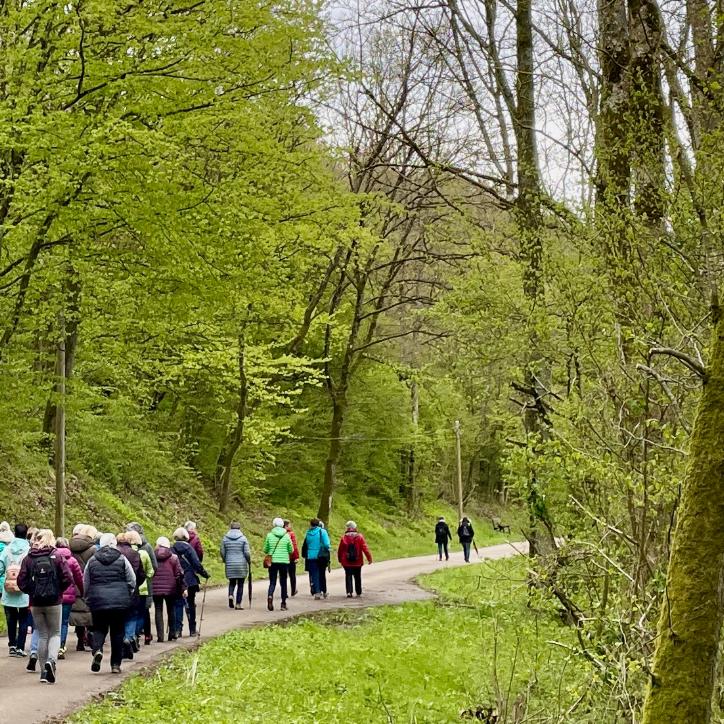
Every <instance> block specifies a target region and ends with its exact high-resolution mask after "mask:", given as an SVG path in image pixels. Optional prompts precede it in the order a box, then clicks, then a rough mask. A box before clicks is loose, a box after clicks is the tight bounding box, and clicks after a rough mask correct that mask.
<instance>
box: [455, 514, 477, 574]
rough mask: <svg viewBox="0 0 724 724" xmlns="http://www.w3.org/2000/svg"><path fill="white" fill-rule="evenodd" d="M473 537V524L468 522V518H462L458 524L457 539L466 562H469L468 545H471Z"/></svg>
mask: <svg viewBox="0 0 724 724" xmlns="http://www.w3.org/2000/svg"><path fill="white" fill-rule="evenodd" d="M474 537H475V531H474V530H473V524H472V523H471V522H470V518H467V517H466V518H463V519H462V520H461V521H460V525H459V526H458V540H459V541H460V544H461V545H462V547H463V555H464V556H465V562H466V563H470V546H471V545H472V542H473V538H474Z"/></svg>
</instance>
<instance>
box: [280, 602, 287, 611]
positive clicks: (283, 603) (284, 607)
mask: <svg viewBox="0 0 724 724" xmlns="http://www.w3.org/2000/svg"><path fill="white" fill-rule="evenodd" d="M280 608H281V610H282V611H286V610H287V602H286V601H282V605H281V606H280Z"/></svg>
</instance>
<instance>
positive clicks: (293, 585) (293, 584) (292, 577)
mask: <svg viewBox="0 0 724 724" xmlns="http://www.w3.org/2000/svg"><path fill="white" fill-rule="evenodd" d="M284 530H285V531H286V532H287V533H289V538H290V539H291V541H292V548H293V549H294V550H293V551H292V555H291V558H290V559H289V588H290V589H291V590H290V592H289V595H290V596H296V595H297V561H298V560H299V546H298V545H297V536H296V535H295V534H294V529H293V528H292V524H291V523H290V522H289V521H288V520H285V521H284Z"/></svg>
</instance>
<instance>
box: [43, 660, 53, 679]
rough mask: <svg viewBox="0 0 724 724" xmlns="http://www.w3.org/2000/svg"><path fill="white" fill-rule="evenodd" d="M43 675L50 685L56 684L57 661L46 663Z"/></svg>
mask: <svg viewBox="0 0 724 724" xmlns="http://www.w3.org/2000/svg"><path fill="white" fill-rule="evenodd" d="M43 673H44V674H45V681H46V682H47V683H48V684H55V661H46V662H45V667H44V669H43Z"/></svg>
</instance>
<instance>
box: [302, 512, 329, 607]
mask: <svg viewBox="0 0 724 724" xmlns="http://www.w3.org/2000/svg"><path fill="white" fill-rule="evenodd" d="M320 523H321V521H320V520H319V518H312V519H311V520H310V521H309V529H308V530H307V532H306V533H305V535H304V542H303V543H302V557H303V558H304V561H305V563H304V568H305V570H306V571H308V572H309V584H310V588H311V591H312V595H313V596H314V598H315V599H320V598H321V597H322V592H323V590H326V585H325V588H324V589H323V588H322V584H321V581H320V578H321V571H320V569H321V568H322V566H324V568H325V569H326V567H327V561H328V560H329V546H330V541H329V534H328V533H327V531H326V530H324V528H323V527H321V526H320ZM325 553H326V557H325V555H324V554H325ZM325 579H326V576H325Z"/></svg>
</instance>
